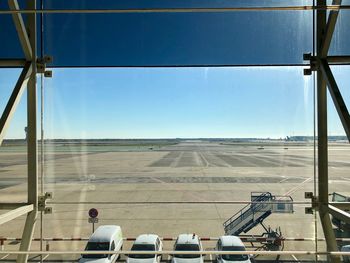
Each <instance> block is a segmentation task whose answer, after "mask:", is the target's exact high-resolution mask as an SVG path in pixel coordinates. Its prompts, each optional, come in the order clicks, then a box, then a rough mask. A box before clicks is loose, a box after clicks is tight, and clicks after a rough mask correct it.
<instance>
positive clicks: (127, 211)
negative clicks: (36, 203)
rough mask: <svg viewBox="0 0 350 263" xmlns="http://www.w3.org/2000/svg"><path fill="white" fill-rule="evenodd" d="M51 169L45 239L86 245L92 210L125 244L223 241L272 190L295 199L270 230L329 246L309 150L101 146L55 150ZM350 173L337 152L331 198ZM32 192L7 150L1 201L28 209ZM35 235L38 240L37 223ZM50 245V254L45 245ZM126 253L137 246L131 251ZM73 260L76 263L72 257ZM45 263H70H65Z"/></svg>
mask: <svg viewBox="0 0 350 263" xmlns="http://www.w3.org/2000/svg"><path fill="white" fill-rule="evenodd" d="M44 167H45V170H44V175H45V177H44V178H45V179H44V191H45V192H52V193H53V199H52V200H50V201H49V203H50V204H49V206H51V207H52V208H53V213H52V214H48V215H44V216H43V218H44V220H43V237H67V238H70V237H88V236H89V235H90V234H91V229H92V225H91V224H89V223H88V215H87V211H88V210H89V208H91V207H95V208H97V209H98V210H99V216H98V217H99V223H98V225H101V224H116V225H120V226H121V227H122V229H123V232H124V236H126V237H136V236H137V235H139V234H143V233H156V234H158V235H159V236H162V237H176V236H177V235H178V234H180V233H196V234H198V235H199V236H202V237H218V236H220V235H223V234H224V229H223V226H222V224H223V222H224V221H226V220H227V219H228V218H230V217H231V216H232V215H234V214H235V213H236V212H238V211H239V210H240V209H242V208H243V207H244V206H245V205H246V202H247V201H250V197H251V192H271V193H272V194H273V195H280V196H284V195H289V196H291V197H292V198H293V200H294V201H296V204H295V205H294V213H285V214H282V213H279V214H272V215H271V216H269V217H268V218H267V219H266V220H265V221H264V224H265V226H270V227H271V228H280V229H281V231H282V234H283V236H284V237H294V238H315V237H316V236H317V237H319V238H323V234H322V228H321V225H320V223H319V222H318V223H317V224H315V215H307V214H305V212H304V209H305V207H307V206H309V205H308V204H307V202H308V200H306V199H305V198H304V192H307V191H312V192H314V171H315V170H314V148H313V145H312V144H311V145H307V144H305V145H303V144H301V145H300V144H299V145H297V146H296V145H293V144H287V145H274V144H273V143H270V144H268V145H264V143H256V144H223V143H219V142H208V141H183V142H181V143H179V144H176V145H168V146H162V147H158V148H156V147H154V148H153V149H152V148H141V149H140V148H139V147H131V148H128V149H125V148H123V149H121V150H118V148H114V150H113V151H111V150H108V149H106V150H103V149H102V150H101V147H99V148H98V150H94V147H82V148H81V149H80V150H79V149H78V150H77V148H76V147H75V148H74V149H72V150H70V148H69V147H66V148H65V149H64V150H62V149H60V151H56V150H55V148H53V149H51V148H49V147H48V148H46V149H45V164H44ZM349 169H350V148H349V146H348V145H347V144H334V145H333V144H332V145H331V146H330V150H329V179H330V180H329V192H330V193H331V192H333V191H336V192H339V193H341V194H344V195H348V196H350V176H349ZM25 191H26V154H25V152H6V151H0V198H1V199H2V200H3V201H4V202H23V201H25ZM220 201H221V202H222V203H211V202H220ZM230 201H231V202H232V203H229V202H230ZM240 201H241V203H239V202H240ZM157 202H169V203H163V204H160V203H157ZM186 202H190V203H186ZM196 202H198V203H196ZM224 202H226V203H224ZM237 202H238V203H237ZM23 224H24V217H20V218H18V219H16V220H13V221H11V222H8V223H6V224H4V225H1V226H0V236H4V237H20V235H21V231H22V227H23ZM263 232H264V229H263V227H262V226H257V227H255V228H253V229H252V230H251V231H249V232H248V233H247V234H254V235H261V234H262V233H263ZM316 232H317V234H316ZM35 237H40V222H38V223H37V226H36V230H35ZM172 244H173V242H170V241H168V242H166V243H165V248H167V249H171V248H172ZM43 245H44V248H45V246H46V245H47V244H46V242H44V243H43ZM84 245H85V243H84V242H82V241H75V242H64V241H59V242H53V241H52V242H49V246H50V250H81V249H83V248H84ZM129 245H130V242H129V243H127V244H126V247H125V248H128V247H129ZM204 246H205V247H206V249H211V248H213V246H214V243H213V242H206V243H205V244H204ZM315 246H316V244H315V242H313V241H306V242H302V241H295V242H292V241H288V242H285V244H284V250H314V249H315ZM317 246H318V249H319V250H320V251H322V250H325V246H324V242H323V241H320V242H318V244H317ZM5 248H6V249H9V250H10V249H11V250H12V249H16V248H18V245H16V244H12V245H11V244H9V243H7V244H5ZM32 248H33V249H38V248H39V242H34V243H33V247H32ZM76 258H78V255H77V256H76V257H75V258H72V257H71V259H76ZM295 258H297V260H301V259H310V260H313V259H314V257H312V256H304V257H303V256H294V257H291V256H285V257H281V259H286V260H291V261H295V260H296V259H295ZM8 259H10V257H8ZM48 259H52V260H53V259H61V260H68V257H67V256H63V255H62V256H55V257H53V256H50V257H49V258H48ZM257 259H271V260H272V259H273V258H271V257H258V258H257Z"/></svg>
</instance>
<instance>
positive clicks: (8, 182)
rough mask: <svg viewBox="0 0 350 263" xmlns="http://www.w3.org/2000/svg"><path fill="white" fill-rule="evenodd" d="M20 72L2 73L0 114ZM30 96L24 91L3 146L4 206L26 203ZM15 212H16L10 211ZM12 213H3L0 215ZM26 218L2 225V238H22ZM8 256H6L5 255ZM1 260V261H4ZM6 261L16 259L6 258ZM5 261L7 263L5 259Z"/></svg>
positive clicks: (0, 193) (0, 194)
mask: <svg viewBox="0 0 350 263" xmlns="http://www.w3.org/2000/svg"><path fill="white" fill-rule="evenodd" d="M20 73H21V71H20V70H19V69H8V68H6V69H5V68H1V69H0V94H1V95H0V114H1V116H2V114H3V111H4V109H5V107H6V105H7V103H8V100H9V98H10V96H11V93H12V91H13V89H14V87H15V84H16V82H17V79H18V77H19V75H20ZM26 126H27V94H26V92H25V91H24V93H23V94H22V97H21V100H20V101H19V103H18V105H17V109H16V111H15V112H14V113H13V115H12V119H11V120H10V123H9V126H8V129H7V131H6V132H5V137H4V140H3V141H2V144H0V200H1V203H26V202H27V142H26ZM11 209H13V208H11ZM7 212H10V210H7V209H1V210H0V215H4V214H5V213H7ZM24 219H25V216H22V217H18V218H15V219H13V220H11V221H9V222H6V223H4V224H1V225H0V231H1V236H2V237H5V238H7V237H20V236H21V231H22V230H23V226H24ZM18 244H19V243H18V242H16V241H14V242H11V243H10V242H5V243H4V245H5V246H4V250H5V249H6V250H14V249H18V248H19V246H18ZM3 256H5V255H3ZM3 256H1V258H2V257H3ZM5 258H6V259H7V260H10V259H11V258H12V259H13V258H14V256H6V257H5ZM5 258H4V259H5Z"/></svg>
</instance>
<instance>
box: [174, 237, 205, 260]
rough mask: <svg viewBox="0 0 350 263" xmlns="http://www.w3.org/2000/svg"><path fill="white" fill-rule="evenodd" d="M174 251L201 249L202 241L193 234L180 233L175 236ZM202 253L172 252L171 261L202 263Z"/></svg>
mask: <svg viewBox="0 0 350 263" xmlns="http://www.w3.org/2000/svg"><path fill="white" fill-rule="evenodd" d="M174 250H175V251H202V250H203V247H202V243H201V241H200V239H199V237H198V236H197V235H195V234H181V235H179V236H178V237H177V239H176V241H175V245H174ZM203 261H204V260H203V255H199V254H197V255H196V254H192V255H191V254H183V255H182V254H179V255H177V254H174V255H173V257H172V260H171V262H172V263H203Z"/></svg>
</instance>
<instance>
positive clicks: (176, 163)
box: [170, 152, 184, 167]
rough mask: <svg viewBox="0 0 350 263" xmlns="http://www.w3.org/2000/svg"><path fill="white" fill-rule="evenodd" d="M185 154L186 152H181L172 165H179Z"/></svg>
mask: <svg viewBox="0 0 350 263" xmlns="http://www.w3.org/2000/svg"><path fill="white" fill-rule="evenodd" d="M183 155H184V152H181V153H180V154H179V155H178V156H177V157H176V159H174V160H173V161H172V162H171V164H170V167H177V166H178V165H179V162H180V159H181V158H182V156H183Z"/></svg>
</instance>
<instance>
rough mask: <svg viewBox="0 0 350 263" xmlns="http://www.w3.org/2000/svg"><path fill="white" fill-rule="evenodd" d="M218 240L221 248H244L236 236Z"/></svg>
mask: <svg viewBox="0 0 350 263" xmlns="http://www.w3.org/2000/svg"><path fill="white" fill-rule="evenodd" d="M220 240H221V244H222V246H223V247H244V244H243V242H242V240H241V239H240V238H239V237H237V236H221V237H220Z"/></svg>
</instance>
